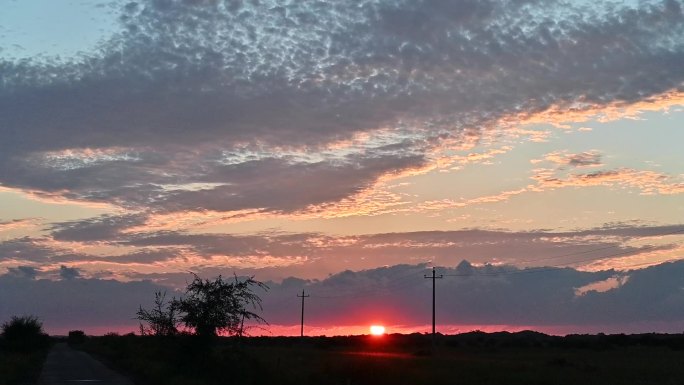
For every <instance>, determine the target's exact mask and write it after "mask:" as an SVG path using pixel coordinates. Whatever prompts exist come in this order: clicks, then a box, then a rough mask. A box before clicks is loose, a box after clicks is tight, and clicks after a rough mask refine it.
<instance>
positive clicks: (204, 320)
mask: <svg viewBox="0 0 684 385" xmlns="http://www.w3.org/2000/svg"><path fill="white" fill-rule="evenodd" d="M193 276H194V279H193V280H192V282H190V283H189V284H188V286H187V288H186V290H185V297H182V298H180V299H176V298H173V299H172V300H171V301H169V302H167V301H166V300H165V297H166V293H161V292H157V293H155V306H154V307H153V308H152V309H151V310H147V309H143V308H142V306H141V307H140V309H139V310H138V312H137V313H136V314H137V319H138V320H140V321H142V322H144V323H145V324H143V323H141V326H140V330H141V334H149V335H156V336H170V335H175V334H177V332H178V330H177V326H178V324H179V323H183V324H184V325H185V327H186V328H187V329H188V330H191V331H192V332H194V333H195V334H196V335H198V336H201V337H214V336H216V335H219V334H221V335H228V336H232V335H237V336H241V335H243V334H244V322H245V320H248V321H249V320H252V321H256V322H257V323H266V320H264V319H263V318H262V317H261V316H260V315H258V314H256V313H255V312H253V311H250V310H248V308H250V307H251V308H252V309H255V310H256V309H259V310H261V298H260V297H259V296H258V295H257V294H255V293H254V291H253V290H254V288H261V289H264V290H267V289H268V287H267V286H266V285H264V284H263V283H261V282H259V281H256V280H255V279H254V278H251V277H250V278H247V279H242V280H240V279H238V277H237V276H235V277H234V280H233V281H226V280H224V279H223V278H222V277H221V276H220V275H219V276H218V277H216V278H215V279H213V280H208V279H202V278H200V277H199V276H197V275H196V274H193Z"/></svg>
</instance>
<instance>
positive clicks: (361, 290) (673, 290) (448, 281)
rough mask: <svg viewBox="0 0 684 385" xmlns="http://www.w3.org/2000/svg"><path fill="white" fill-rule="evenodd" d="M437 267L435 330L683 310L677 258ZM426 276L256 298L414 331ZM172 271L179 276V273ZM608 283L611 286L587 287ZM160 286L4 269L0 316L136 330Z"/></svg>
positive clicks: (597, 323)
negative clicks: (638, 265)
mask: <svg viewBox="0 0 684 385" xmlns="http://www.w3.org/2000/svg"><path fill="white" fill-rule="evenodd" d="M437 270H438V273H439V274H444V278H443V279H441V280H439V281H438V282H436V283H437V306H438V325H439V327H441V325H481V326H483V327H485V326H487V325H509V326H516V325H525V326H532V327H547V328H548V327H553V326H562V327H563V329H564V330H566V332H573V331H574V332H577V331H581V330H583V328H584V327H586V326H588V325H593V326H592V327H594V328H598V330H599V331H600V330H602V329H601V328H606V329H609V330H613V331H618V332H619V331H620V330H622V331H624V330H633V325H635V324H637V325H638V324H641V325H642V327H641V329H637V330H635V331H640V332H645V331H652V329H650V328H649V326H648V325H649V324H648V323H649V322H652V323H658V324H660V325H661V327H660V328H661V329H663V330H664V331H670V332H672V331H674V330H675V329H676V328H677V327H679V326H680V321H681V318H682V316H684V313H683V312H684V310H683V309H684V306H682V305H684V293H683V292H682V290H681V287H682V285H684V282H683V281H682V277H684V274H683V273H684V262H681V261H679V262H673V263H664V264H659V265H656V266H652V267H649V268H646V269H641V270H634V271H626V272H617V271H614V270H606V271H597V272H585V271H577V270H574V269H571V268H545V269H519V268H516V267H513V266H508V265H501V266H493V265H473V264H471V263H468V262H465V261H462V262H460V263H459V264H458V265H452V266H451V267H449V266H446V267H442V266H438V268H437ZM428 272H429V270H428V266H427V265H425V264H418V265H406V264H403V265H393V266H387V267H381V268H374V269H370V270H362V271H349V270H347V271H344V272H341V273H338V274H335V275H332V276H330V277H328V278H325V279H322V280H303V279H299V278H294V277H291V278H288V279H286V280H283V281H282V282H280V283H278V282H267V284H268V286H269V287H270V290H268V291H267V292H259V293H258V294H259V295H260V296H261V297H262V299H263V300H264V313H263V315H264V317H265V318H266V319H267V320H268V321H269V322H270V323H271V324H274V325H276V326H277V325H286V326H287V325H296V324H298V322H299V313H298V310H297V309H298V299H297V298H296V295H297V293H301V290H302V289H304V290H305V291H306V293H307V294H310V295H311V296H310V297H309V298H308V299H307V307H306V311H307V314H306V317H307V318H306V319H307V325H311V326H313V327H322V326H325V327H328V328H334V327H340V328H342V329H340V330H342V331H343V330H344V326H345V325H363V324H370V323H371V322H382V323H384V324H386V325H403V326H404V327H410V326H414V327H415V326H418V325H426V324H428V323H429V320H430V305H429V303H430V298H431V290H432V287H431V284H432V283H431V281H430V280H428V279H425V278H424V275H425V274H427V273H428ZM174 274H175V275H178V277H181V276H184V277H185V279H187V278H188V273H182V274H179V273H174ZM207 276H208V275H207ZM212 276H213V275H212ZM208 277H209V276H208ZM257 278H258V277H257ZM611 280H614V281H619V282H617V284H611V285H609V286H610V287H606V288H601V289H600V290H596V288H598V287H599V286H600V285H601V284H602V283H604V282H609V281H611ZM165 289H166V290H169V289H168V288H165V287H163V286H159V285H157V284H154V283H152V282H150V281H133V282H118V281H113V280H104V279H75V280H61V281H52V280H45V279H38V280H35V279H30V278H25V277H17V276H15V275H12V274H5V275H1V276H0V293H2V295H0V319H6V318H8V317H9V316H10V315H12V314H36V315H38V316H39V317H41V319H42V320H44V322H45V326H46V328H47V329H48V331H51V332H56V331H62V333H64V332H65V331H66V330H72V329H85V330H86V331H97V332H99V333H104V332H106V331H111V330H117V331H132V330H136V329H137V323H136V322H135V321H134V320H133V319H132V315H133V314H134V312H135V310H136V309H137V308H138V306H139V305H142V306H150V305H151V302H152V300H153V295H154V292H155V291H158V290H165ZM578 290H581V292H578ZM107 328H109V329H107ZM604 330H605V329H604ZM676 330H679V329H676Z"/></svg>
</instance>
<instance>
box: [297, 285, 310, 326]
mask: <svg viewBox="0 0 684 385" xmlns="http://www.w3.org/2000/svg"><path fill="white" fill-rule="evenodd" d="M297 297H300V298H301V299H302V328H301V330H300V333H301V336H302V337H304V298H306V297H310V295H309V294H306V295H304V289H302V295H299V294H297Z"/></svg>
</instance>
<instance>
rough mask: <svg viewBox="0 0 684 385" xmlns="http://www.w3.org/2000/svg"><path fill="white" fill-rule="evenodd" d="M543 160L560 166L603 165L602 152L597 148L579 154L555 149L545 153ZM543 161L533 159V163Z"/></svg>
mask: <svg viewBox="0 0 684 385" xmlns="http://www.w3.org/2000/svg"><path fill="white" fill-rule="evenodd" d="M543 160H546V161H548V162H551V163H555V164H557V165H559V166H569V167H597V166H602V165H603V164H602V163H601V153H599V152H598V151H595V150H592V151H585V152H580V153H577V154H568V153H567V152H566V151H554V152H551V153H548V154H546V155H544V159H543ZM541 161H542V160H541V159H535V160H532V163H533V164H534V163H540V162H541Z"/></svg>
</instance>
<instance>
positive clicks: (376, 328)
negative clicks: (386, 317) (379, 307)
mask: <svg viewBox="0 0 684 385" xmlns="http://www.w3.org/2000/svg"><path fill="white" fill-rule="evenodd" d="M370 334H371V335H374V336H381V335H384V334H385V327H384V326H382V325H372V326H371V327H370Z"/></svg>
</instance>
